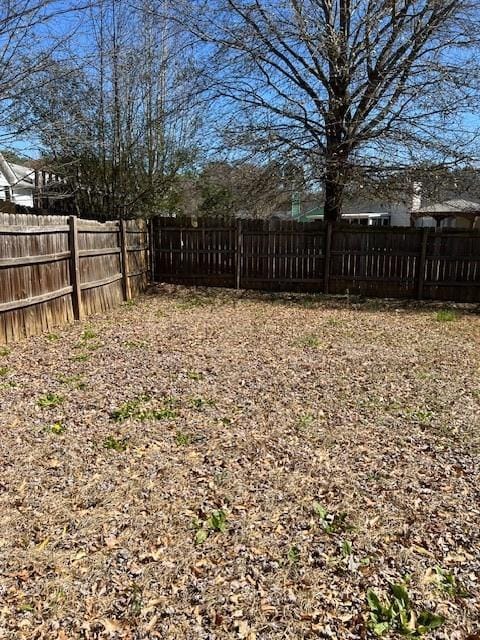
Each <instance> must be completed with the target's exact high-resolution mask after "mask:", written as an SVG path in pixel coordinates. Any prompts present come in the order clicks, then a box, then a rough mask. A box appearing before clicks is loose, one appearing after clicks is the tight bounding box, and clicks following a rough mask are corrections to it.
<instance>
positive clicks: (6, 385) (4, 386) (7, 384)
mask: <svg viewBox="0 0 480 640" xmlns="http://www.w3.org/2000/svg"><path fill="white" fill-rule="evenodd" d="M14 387H18V383H17V382H15V381H14V380H7V381H6V382H2V383H1V384H0V390H2V389H13V388H14Z"/></svg>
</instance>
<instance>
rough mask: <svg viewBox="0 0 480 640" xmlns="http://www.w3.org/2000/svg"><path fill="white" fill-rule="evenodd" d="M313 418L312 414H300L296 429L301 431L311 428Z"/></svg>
mask: <svg viewBox="0 0 480 640" xmlns="http://www.w3.org/2000/svg"><path fill="white" fill-rule="evenodd" d="M314 420H315V416H314V415H313V414H312V413H302V414H301V415H300V416H299V417H298V419H297V429H299V430H300V431H303V430H304V429H308V428H309V427H311V426H312V424H313V422H314Z"/></svg>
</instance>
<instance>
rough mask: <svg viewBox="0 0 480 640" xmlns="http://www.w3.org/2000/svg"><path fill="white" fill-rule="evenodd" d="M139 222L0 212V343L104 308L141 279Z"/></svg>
mask: <svg viewBox="0 0 480 640" xmlns="http://www.w3.org/2000/svg"><path fill="white" fill-rule="evenodd" d="M146 246H147V228H146V224H145V222H144V221H142V220H134V221H128V222H124V221H122V222H106V223H99V222H94V221H91V220H80V219H77V218H75V217H74V216H70V217H66V216H43V215H42V216H37V215H30V214H27V215H25V214H11V213H0V343H2V342H11V341H13V340H17V339H19V338H21V337H24V336H30V335H35V334H38V333H40V332H42V331H44V330H49V329H51V328H53V327H55V326H61V325H64V324H67V323H69V322H71V321H73V320H74V319H78V318H82V317H84V316H85V315H89V314H92V313H98V312H103V311H106V310H107V309H110V308H111V307H113V306H115V305H117V304H119V303H120V302H121V301H123V300H128V299H129V298H130V297H131V296H132V295H136V294H137V293H139V292H140V291H142V290H143V289H144V287H145V285H146V280H147V265H148V261H147V250H146Z"/></svg>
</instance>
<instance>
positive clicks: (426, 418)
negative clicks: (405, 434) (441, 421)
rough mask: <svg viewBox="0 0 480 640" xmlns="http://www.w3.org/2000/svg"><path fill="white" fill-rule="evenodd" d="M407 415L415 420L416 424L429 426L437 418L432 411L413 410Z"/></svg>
mask: <svg viewBox="0 0 480 640" xmlns="http://www.w3.org/2000/svg"><path fill="white" fill-rule="evenodd" d="M407 415H408V416H409V417H410V418H412V420H415V422H419V423H420V424H421V425H424V426H428V425H430V424H431V423H432V420H433V418H434V416H435V414H434V412H433V411H430V409H413V410H408V411H407Z"/></svg>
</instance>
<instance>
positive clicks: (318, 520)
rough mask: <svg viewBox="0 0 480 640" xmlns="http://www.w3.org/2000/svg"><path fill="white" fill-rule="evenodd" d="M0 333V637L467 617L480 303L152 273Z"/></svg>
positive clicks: (289, 635)
mask: <svg viewBox="0 0 480 640" xmlns="http://www.w3.org/2000/svg"><path fill="white" fill-rule="evenodd" d="M0 354H1V355H0V374H1V377H0V393H1V396H0V403H1V414H0V433H1V438H0V638H1V639H2V640H4V639H5V640H22V639H35V640H40V639H45V640H77V639H93V638H98V639H100V638H101V639H103V638H118V639H123V638H126V639H131V640H140V639H147V638H162V639H170V638H171V639H188V640H197V639H198V640H200V639H205V640H206V639H224V638H232V639H235V638H245V639H248V640H254V639H258V640H260V639H265V640H267V639H268V640H269V639H303V638H335V639H339V640H347V639H350V638H352V639H362V638H369V637H374V635H373V627H374V626H375V625H376V632H377V633H378V634H379V633H380V632H382V631H383V633H384V634H385V637H390V636H389V634H390V635H392V636H393V635H394V634H395V633H396V632H398V631H400V630H402V629H403V632H404V633H406V632H407V631H408V630H410V631H411V635H412V636H414V637H416V636H415V633H416V634H417V635H418V634H420V633H423V632H424V633H425V634H426V637H428V638H444V639H448V640H467V639H469V640H478V639H479V638H480V474H479V465H478V463H479V454H480V430H479V427H480V424H479V423H480V375H479V374H480V315H478V314H475V313H471V312H468V313H467V312H466V311H463V310H457V311H451V310H446V311H445V310H441V309H440V310H439V309H438V308H437V307H434V306H423V307H419V308H415V307H412V306H408V305H407V306H403V305H400V303H398V302H397V303H388V304H387V303H385V304H384V303H381V302H364V303H354V302H352V300H351V299H350V300H349V299H342V300H340V299H322V298H318V299H317V298H315V297H312V296H287V295H278V296H275V295H262V294H258V295H256V294H250V295H247V294H240V293H236V292H229V291H221V290H213V289H210V290H197V291H195V290H193V289H186V288H175V287H166V286H164V287H159V288H158V289H157V290H156V291H155V292H154V293H153V294H152V295H148V296H145V297H144V298H142V299H140V300H139V301H137V302H136V303H133V304H131V305H125V306H123V307H122V308H121V309H117V310H114V311H112V312H111V313H109V314H108V315H105V316H98V317H96V318H93V319H90V320H88V321H87V322H85V323H83V324H78V323H77V324H76V325H74V326H71V327H67V328H65V329H61V330H59V331H57V332H56V333H55V334H50V335H46V336H41V337H38V338H33V339H29V340H25V341H23V342H20V343H18V344H15V345H11V346H10V347H9V348H8V349H7V348H1V347H0ZM392 585H397V586H393V587H392ZM398 585H401V586H398ZM407 593H408V596H409V600H408V601H407ZM367 594H370V595H369V598H368V600H367ZM395 594H396V596H397V597H396V599H395V598H394V595H395ZM375 595H377V596H378V597H379V599H380V601H381V602H382V603H383V605H384V608H383V609H382V608H381V607H380V606H379V603H378V602H377V600H376V598H375ZM387 598H388V600H389V602H390V605H392V606H391V607H390V610H387V609H388V606H387V602H386V601H387ZM424 611H427V612H428V614H425V613H424V614H423V615H422V612H424ZM375 615H376V617H375ZM443 619H444V620H443Z"/></svg>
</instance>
